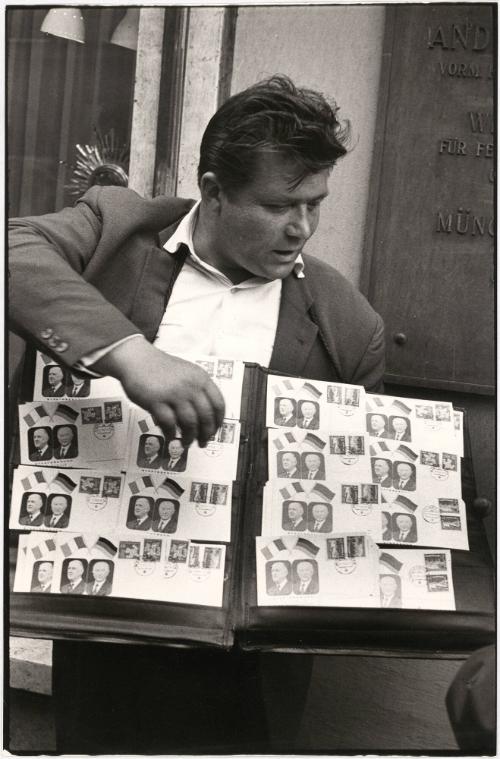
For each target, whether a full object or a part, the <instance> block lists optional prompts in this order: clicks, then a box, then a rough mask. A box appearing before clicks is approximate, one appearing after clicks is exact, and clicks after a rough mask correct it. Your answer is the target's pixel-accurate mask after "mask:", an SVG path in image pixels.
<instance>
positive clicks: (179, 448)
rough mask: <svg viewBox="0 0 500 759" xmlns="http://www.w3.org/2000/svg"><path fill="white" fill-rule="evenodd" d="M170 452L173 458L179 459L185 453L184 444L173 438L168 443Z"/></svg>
mask: <svg viewBox="0 0 500 759" xmlns="http://www.w3.org/2000/svg"><path fill="white" fill-rule="evenodd" d="M168 452H169V454H170V456H171V458H173V459H178V458H180V457H181V456H182V454H183V453H184V446H183V445H182V443H181V441H180V440H171V441H170V443H169V444H168Z"/></svg>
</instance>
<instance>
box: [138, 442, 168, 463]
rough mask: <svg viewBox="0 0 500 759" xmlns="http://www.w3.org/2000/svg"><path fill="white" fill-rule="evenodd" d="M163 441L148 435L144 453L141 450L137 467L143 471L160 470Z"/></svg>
mask: <svg viewBox="0 0 500 759" xmlns="http://www.w3.org/2000/svg"><path fill="white" fill-rule="evenodd" d="M161 449H162V440H161V438H159V437H157V436H156V435H148V437H147V438H146V439H145V440H144V446H143V450H142V452H141V451H140V450H139V455H138V456H137V466H140V467H141V468H143V469H158V467H160V466H161Z"/></svg>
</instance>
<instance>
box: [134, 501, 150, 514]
mask: <svg viewBox="0 0 500 759" xmlns="http://www.w3.org/2000/svg"><path fill="white" fill-rule="evenodd" d="M150 509H151V506H150V505H149V502H148V501H146V499H145V498H138V499H137V501H136V502H135V505H134V514H135V516H136V517H137V518H138V519H139V518H140V517H145V516H146V515H147V514H149V510H150Z"/></svg>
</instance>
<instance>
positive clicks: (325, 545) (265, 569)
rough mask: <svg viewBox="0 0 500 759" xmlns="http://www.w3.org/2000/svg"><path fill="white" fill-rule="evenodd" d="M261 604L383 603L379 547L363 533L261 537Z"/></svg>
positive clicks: (258, 539) (333, 604)
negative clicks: (378, 566) (379, 571)
mask: <svg viewBox="0 0 500 759" xmlns="http://www.w3.org/2000/svg"><path fill="white" fill-rule="evenodd" d="M256 555H257V599H258V604H259V606H378V588H377V563H378V550H377V547H376V545H375V543H373V541H372V540H371V539H370V538H369V536H367V535H364V534H363V533H354V532H353V533H336V534H333V535H332V536H331V537H327V536H325V535H321V536H319V535H318V536H316V535H315V536H307V537H303V536H301V537H296V536H293V535H282V536H280V537H275V538H270V537H257V538H256Z"/></svg>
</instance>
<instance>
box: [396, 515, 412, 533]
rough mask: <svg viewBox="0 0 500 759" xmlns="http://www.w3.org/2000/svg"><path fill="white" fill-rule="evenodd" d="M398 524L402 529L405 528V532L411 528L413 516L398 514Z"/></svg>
mask: <svg viewBox="0 0 500 759" xmlns="http://www.w3.org/2000/svg"><path fill="white" fill-rule="evenodd" d="M396 524H397V526H398V528H399V529H400V530H404V531H405V532H406V531H408V530H411V524H412V523H411V517H409V516H407V515H406V514H398V516H397V517H396Z"/></svg>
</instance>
